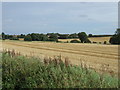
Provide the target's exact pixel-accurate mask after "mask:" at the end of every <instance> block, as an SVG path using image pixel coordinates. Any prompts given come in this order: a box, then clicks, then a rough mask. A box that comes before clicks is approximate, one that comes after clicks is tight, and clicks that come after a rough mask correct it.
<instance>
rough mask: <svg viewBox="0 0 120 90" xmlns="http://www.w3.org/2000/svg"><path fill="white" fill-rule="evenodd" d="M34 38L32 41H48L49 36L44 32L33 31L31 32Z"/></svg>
mask: <svg viewBox="0 0 120 90" xmlns="http://www.w3.org/2000/svg"><path fill="white" fill-rule="evenodd" d="M29 35H30V36H31V38H32V41H48V37H47V36H46V35H44V34H39V33H32V34H29Z"/></svg>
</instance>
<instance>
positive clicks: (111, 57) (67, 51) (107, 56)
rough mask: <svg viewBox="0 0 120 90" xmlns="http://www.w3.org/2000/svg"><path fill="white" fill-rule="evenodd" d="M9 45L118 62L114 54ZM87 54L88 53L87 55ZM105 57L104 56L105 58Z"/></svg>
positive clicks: (28, 45)
mask: <svg viewBox="0 0 120 90" xmlns="http://www.w3.org/2000/svg"><path fill="white" fill-rule="evenodd" d="M7 44H10V45H16V46H22V47H29V48H35V49H41V50H50V51H57V52H65V53H71V54H79V55H85V56H87V55H88V56H94V57H101V58H107V59H108V58H109V59H117V60H118V55H116V54H107V53H101V52H100V53H98V52H90V51H81V52H80V51H79V50H73V49H65V48H57V49H56V48H49V47H46V48H45V47H36V46H31V45H34V44H25V45H23V44H16V43H10V42H9V43H8V42H7ZM86 52H87V53H86ZM88 52H89V53H88ZM105 55H106V56H105Z"/></svg>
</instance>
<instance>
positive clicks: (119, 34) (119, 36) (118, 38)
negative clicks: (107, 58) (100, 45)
mask: <svg viewBox="0 0 120 90" xmlns="http://www.w3.org/2000/svg"><path fill="white" fill-rule="evenodd" d="M109 42H110V43H111V44H120V28H118V29H117V31H116V32H115V34H114V35H113V36H112V37H111V38H110V40H109Z"/></svg>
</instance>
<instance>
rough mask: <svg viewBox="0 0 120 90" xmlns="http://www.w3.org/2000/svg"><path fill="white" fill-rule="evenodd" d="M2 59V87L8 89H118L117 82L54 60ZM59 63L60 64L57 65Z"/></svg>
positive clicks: (18, 57)
mask: <svg viewBox="0 0 120 90" xmlns="http://www.w3.org/2000/svg"><path fill="white" fill-rule="evenodd" d="M40 61H41V60H40V59H36V58H26V57H23V56H13V57H11V56H10V54H8V53H3V55H2V81H3V82H2V87H3V89H5V88H8V89H10V88H12V90H14V88H118V79H117V78H115V77H111V76H110V75H100V74H98V73H96V72H95V71H93V70H89V69H85V68H81V67H80V66H70V65H67V64H64V63H63V61H62V60H61V59H60V58H59V57H58V59H55V60H52V61H50V60H46V61H49V62H48V63H47V62H44V63H42V62H40ZM58 61H59V63H57V62H58Z"/></svg>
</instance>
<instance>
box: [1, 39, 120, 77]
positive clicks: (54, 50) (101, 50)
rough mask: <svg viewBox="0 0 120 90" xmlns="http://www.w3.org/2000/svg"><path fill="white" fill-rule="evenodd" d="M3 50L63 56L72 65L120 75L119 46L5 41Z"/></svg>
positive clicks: (42, 56) (32, 54) (37, 55)
mask: <svg viewBox="0 0 120 90" xmlns="http://www.w3.org/2000/svg"><path fill="white" fill-rule="evenodd" d="M2 45H3V48H5V49H10V50H11V49H14V50H16V51H18V52H20V53H21V54H23V55H27V56H36V57H40V58H44V57H54V56H59V55H61V56H62V58H68V59H69V61H70V63H71V64H74V65H80V64H81V62H83V63H85V64H86V65H87V66H89V67H90V68H93V69H95V70H96V71H100V72H101V71H102V72H104V73H110V74H112V75H117V73H118V45H101V44H82V43H74V44H73V43H55V42H37V41H34V42H24V41H9V40H7V41H3V42H2Z"/></svg>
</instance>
